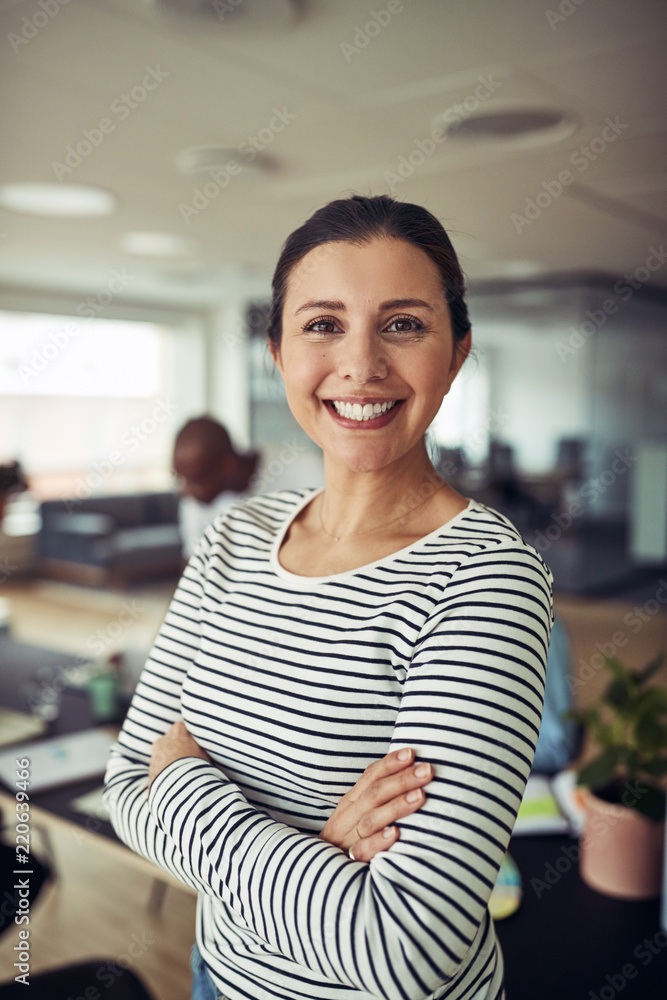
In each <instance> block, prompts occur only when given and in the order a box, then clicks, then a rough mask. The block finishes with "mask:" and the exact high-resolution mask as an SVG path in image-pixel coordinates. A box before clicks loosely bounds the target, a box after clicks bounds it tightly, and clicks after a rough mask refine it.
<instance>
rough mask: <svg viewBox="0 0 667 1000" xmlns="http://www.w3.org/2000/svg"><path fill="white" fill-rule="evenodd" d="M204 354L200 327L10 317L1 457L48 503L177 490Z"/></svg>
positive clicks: (3, 360)
mask: <svg viewBox="0 0 667 1000" xmlns="http://www.w3.org/2000/svg"><path fill="white" fill-rule="evenodd" d="M201 349H202V345H201V338H200V337H198V336H197V331H196V330H194V329H192V328H190V329H182V328H181V329H179V328H178V327H176V326H169V325H166V324H159V323H152V322H143V321H135V320H132V321H128V320H120V319H106V318H105V319H101V318H91V319H82V318H80V317H76V316H60V315H45V314H36V313H19V312H9V311H6V312H0V426H2V428H3V435H2V442H1V444H0V449H1V451H0V461H7V460H11V459H15V458H16V459H18V460H19V461H20V462H21V464H22V466H23V468H24V471H25V473H26V476H27V477H28V479H29V481H30V485H31V488H32V490H33V491H34V492H35V493H36V494H37V495H38V496H39V497H40V498H47V497H51V498H57V497H63V498H66V497H72V496H77V497H84V496H89V495H92V494H105V493H123V492H134V491H136V490H163V489H171V488H172V487H173V483H172V480H171V474H170V469H171V449H172V444H173V439H174V436H175V433H176V431H177V430H178V427H179V426H180V425H181V423H183V422H184V419H185V417H184V414H185V413H187V411H188V410H191V409H194V408H198V407H199V406H201V402H202V379H203V367H204V366H203V363H202V357H201ZM198 369H200V370H199V371H198ZM189 376H190V378H189Z"/></svg>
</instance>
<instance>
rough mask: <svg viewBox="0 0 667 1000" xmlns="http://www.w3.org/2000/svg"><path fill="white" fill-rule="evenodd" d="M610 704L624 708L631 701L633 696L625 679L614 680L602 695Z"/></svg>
mask: <svg viewBox="0 0 667 1000" xmlns="http://www.w3.org/2000/svg"><path fill="white" fill-rule="evenodd" d="M602 698H603V700H604V701H606V702H607V704H608V705H613V706H614V708H618V709H622V708H624V707H625V706H626V705H628V704H629V703H630V700H631V696H630V692H629V690H628V687H627V684H624V683H623V681H612V682H611V684H610V685H609V687H608V688H607V689H606V691H605V693H604V694H603V696H602Z"/></svg>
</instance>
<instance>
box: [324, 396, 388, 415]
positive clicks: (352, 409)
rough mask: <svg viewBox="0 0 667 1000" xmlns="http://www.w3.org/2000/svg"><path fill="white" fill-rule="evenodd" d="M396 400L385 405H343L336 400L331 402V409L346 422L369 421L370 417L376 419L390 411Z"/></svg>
mask: <svg viewBox="0 0 667 1000" xmlns="http://www.w3.org/2000/svg"><path fill="white" fill-rule="evenodd" d="M397 402H398V400H396V399H393V400H390V401H389V402H387V403H364V404H363V406H362V404H361V403H343V402H341V401H340V400H338V399H334V400H333V407H334V409H335V411H336V413H338V414H340V416H341V417H346V418H347V420H370V419H371V418H372V417H377V416H379V415H380V414H381V413H386V412H387V411H388V410H391V409H392V408H393V407H394V406H396V403H397Z"/></svg>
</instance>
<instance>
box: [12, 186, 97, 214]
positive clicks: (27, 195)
mask: <svg viewBox="0 0 667 1000" xmlns="http://www.w3.org/2000/svg"><path fill="white" fill-rule="evenodd" d="M0 206H2V208H8V209H9V210H10V211H12V212H23V213H24V214H26V215H47V216H54V217H61V218H72V219H79V218H93V217H96V216H100V215H111V213H112V212H114V211H115V210H116V199H115V197H114V196H113V195H112V194H111V192H110V191H105V190H103V189H102V188H96V187H88V186H87V185H85V184H42V183H39V182H38V183H34V182H25V183H16V184H5V185H4V186H3V187H1V188H0Z"/></svg>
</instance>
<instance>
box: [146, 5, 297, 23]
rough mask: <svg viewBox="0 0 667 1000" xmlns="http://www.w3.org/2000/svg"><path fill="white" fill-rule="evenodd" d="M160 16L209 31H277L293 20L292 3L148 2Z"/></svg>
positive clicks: (294, 11)
mask: <svg viewBox="0 0 667 1000" xmlns="http://www.w3.org/2000/svg"><path fill="white" fill-rule="evenodd" d="M148 3H149V4H151V6H152V7H153V8H154V9H155V10H156V11H157V12H159V13H160V14H163V15H166V16H170V15H174V14H175V15H177V16H178V17H179V18H181V19H183V18H188V19H189V21H190V23H191V24H192V25H194V26H197V22H199V26H200V27H205V28H207V29H209V30H210V27H211V24H213V23H217V24H219V25H220V27H221V28H223V29H227V28H236V27H249V28H255V27H258V28H271V29H275V28H281V27H283V26H286V25H288V24H290V23H291V22H292V21H294V20H296V18H297V16H298V14H299V4H298V3H297V2H296V0H148Z"/></svg>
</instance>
